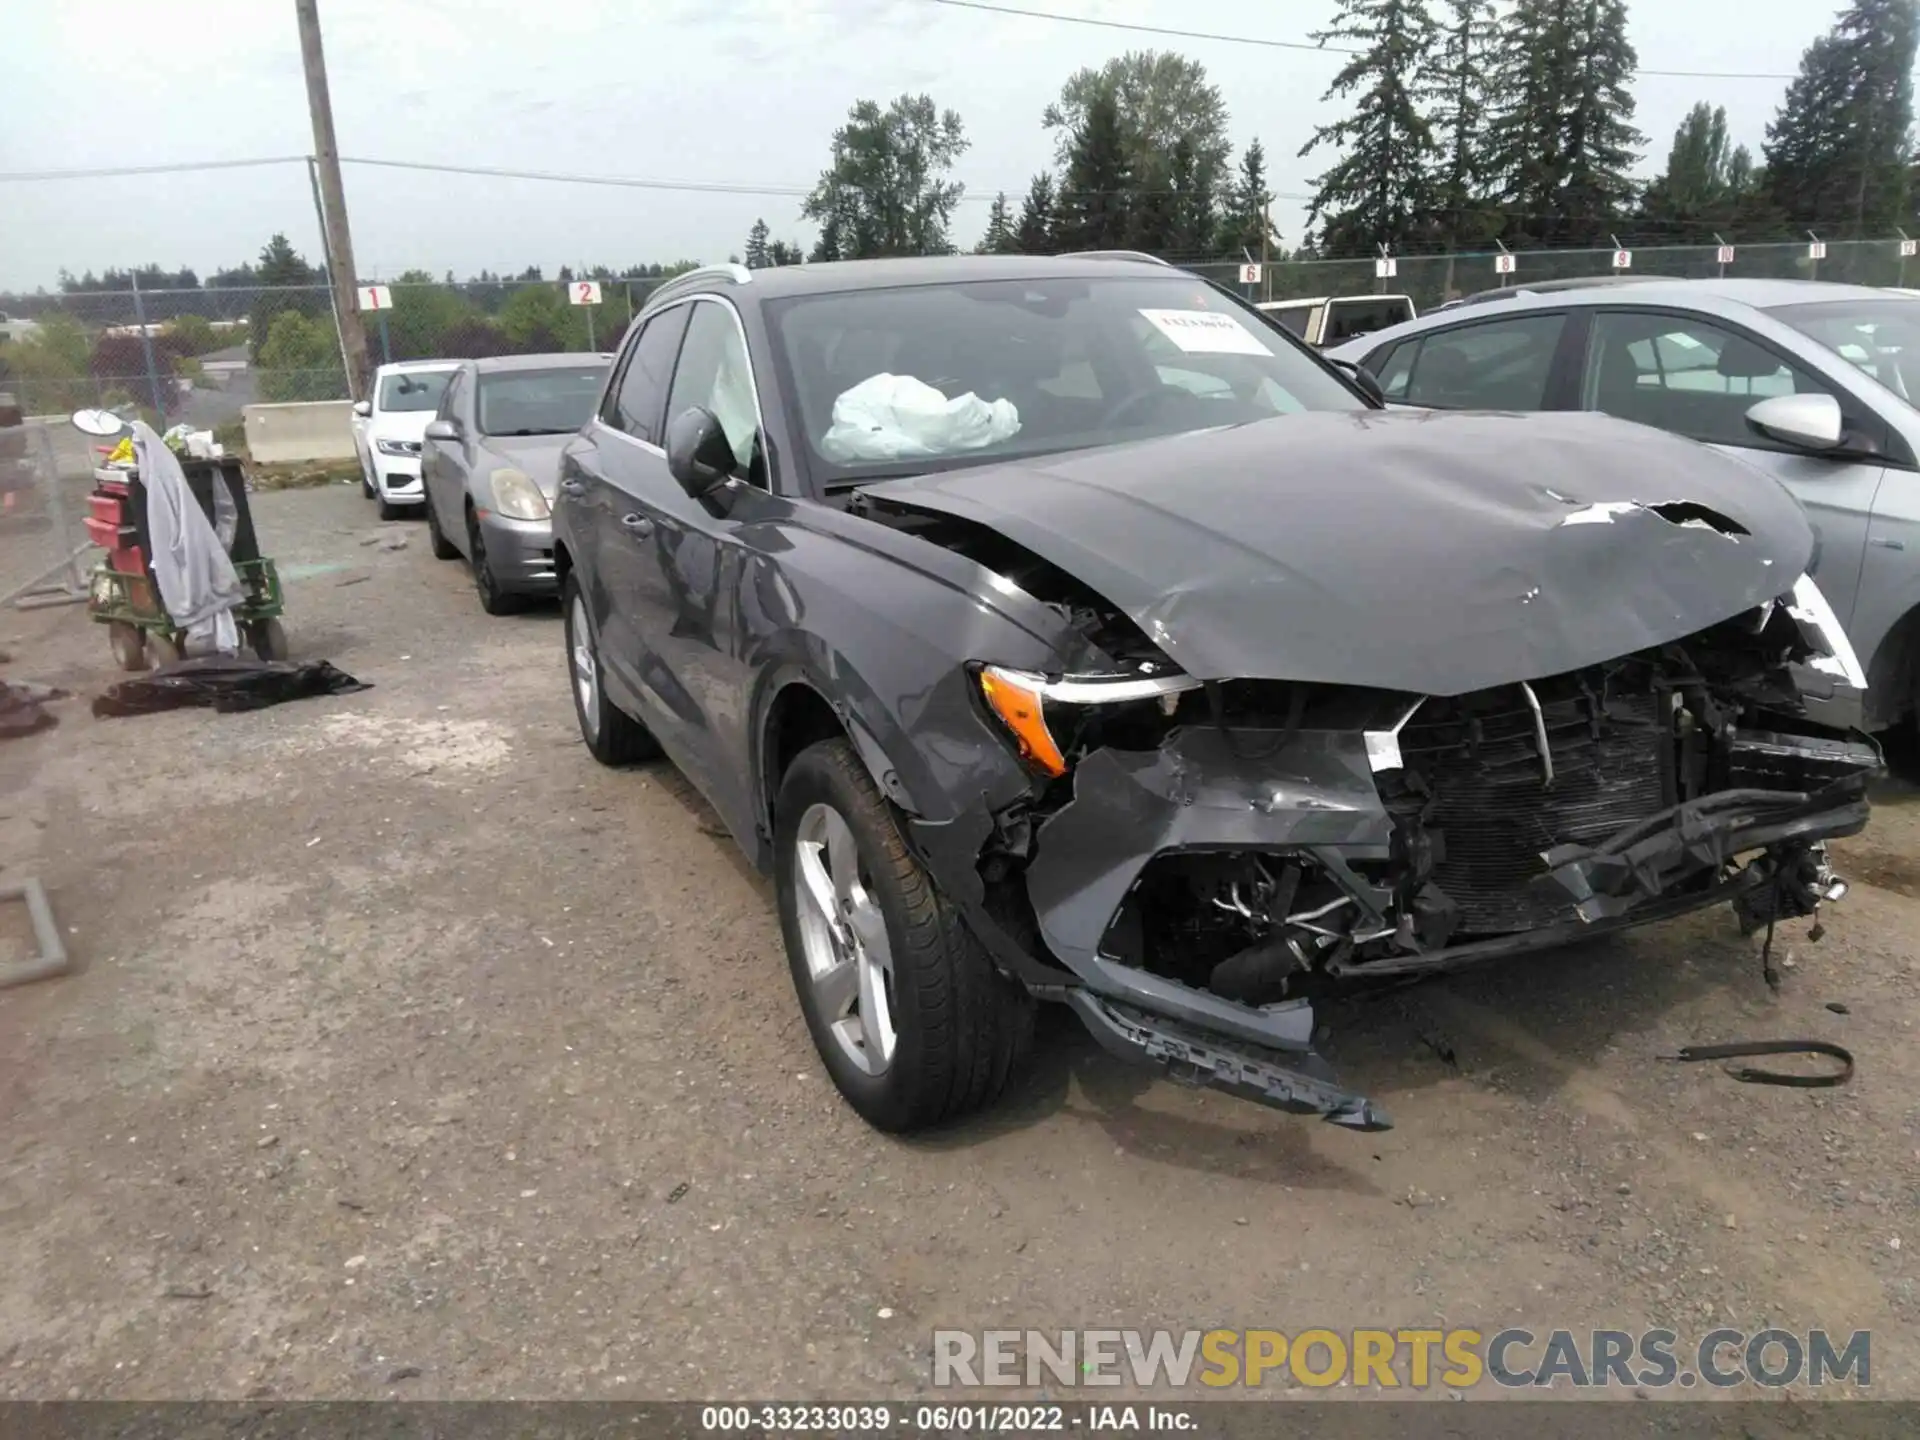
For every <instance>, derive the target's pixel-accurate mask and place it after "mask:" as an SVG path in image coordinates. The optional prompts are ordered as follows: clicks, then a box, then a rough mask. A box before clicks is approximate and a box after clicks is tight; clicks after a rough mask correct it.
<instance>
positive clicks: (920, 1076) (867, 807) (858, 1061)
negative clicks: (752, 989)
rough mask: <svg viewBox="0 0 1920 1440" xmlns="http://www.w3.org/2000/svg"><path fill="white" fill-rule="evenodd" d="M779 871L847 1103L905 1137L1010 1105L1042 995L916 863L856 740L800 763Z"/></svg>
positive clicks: (793, 940)
mask: <svg viewBox="0 0 1920 1440" xmlns="http://www.w3.org/2000/svg"><path fill="white" fill-rule="evenodd" d="M774 865H775V871H774V874H775V885H776V889H777V892H778V896H779V902H780V926H781V930H782V932H783V933H784V936H785V939H786V946H787V963H788V965H789V967H790V968H791V969H792V971H793V983H794V988H795V989H796V990H797V991H798V992H799V996H800V1008H801V1011H802V1013H803V1014H804V1015H805V1016H806V1021H807V1029H808V1030H809V1031H810V1032H811V1033H812V1035H813V1043H814V1048H815V1049H816V1050H818V1051H819V1052H820V1058H821V1060H822V1061H823V1062H824V1063H825V1065H826V1067H827V1073H828V1074H829V1075H831V1076H832V1077H833V1083H834V1085H835V1086H836V1087H837V1088H838V1089H839V1091H840V1093H841V1095H842V1096H844V1097H845V1098H846V1100H847V1103H848V1104H850V1105H851V1106H852V1107H853V1108H854V1109H855V1110H856V1111H858V1112H859V1114H860V1115H861V1117H862V1118H863V1119H865V1120H866V1121H867V1122H868V1123H869V1124H871V1125H873V1126H875V1127H877V1128H879V1129H881V1130H889V1131H895V1132H904V1131H911V1130H919V1129H924V1128H926V1127H928V1126H931V1125H937V1124H939V1123H941V1122H942V1121H946V1120H952V1119H955V1118H957V1117H959V1116H961V1115H964V1114H966V1113H968V1112H969V1111H972V1110H976V1109H979V1108H980V1107H981V1106H983V1105H986V1104H988V1103H989V1102H991V1101H993V1100H995V1099H996V1098H998V1097H999V1095H1000V1094H1001V1092H1002V1091H1004V1090H1005V1088H1006V1086H1007V1082H1008V1081H1009V1080H1010V1079H1011V1078H1012V1077H1013V1075H1014V1074H1015V1073H1016V1072H1017V1070H1018V1068H1019V1066H1020V1063H1021V1061H1022V1060H1023V1059H1024V1058H1025V1055H1026V1052H1027V1050H1028V1048H1029V1046H1030V1044H1031V1042H1032V1038H1033V1012H1034V1002H1033V999H1032V997H1031V996H1029V995H1028V994H1027V993H1026V991H1025V990H1024V989H1022V988H1021V986H1020V985H1019V983H1018V982H1016V981H1014V980H1011V979H1009V978H1008V977H1006V976H1004V975H1002V974H1001V973H1000V972H999V971H998V970H997V969H995V968H994V965H993V962H992V960H991V959H990V958H989V957H988V955H987V953H986V951H985V950H984V949H983V948H982V947H981V945H980V942H979V941H978V940H977V939H975V938H974V936H973V933H972V932H971V931H970V930H968V929H967V928H966V925H965V924H964V922H963V921H962V920H961V918H960V915H959V912H958V911H957V910H956V909H955V908H954V907H953V905H952V904H951V903H950V902H949V901H948V900H947V899H946V897H945V896H943V895H942V894H941V893H940V891H939V889H938V887H937V886H936V885H935V883H934V881H933V877H932V876H930V875H929V874H928V873H927V872H926V870H925V869H924V868H922V866H921V865H920V862H919V861H918V860H916V859H915V858H914V856H913V853H912V851H910V850H909V849H908V848H907V844H906V841H905V840H904V839H903V838H902V836H901V834H900V828H899V826H898V824H897V823H896V822H895V820H894V815H893V810H892V808H891V807H890V806H889V805H888V804H887V801H886V799H885V797H883V796H882V795H881V794H880V792H879V790H878V789H877V788H876V787H875V786H874V783H873V778H872V777H871V776H870V775H869V774H868V773H867V769H866V766H864V765H863V764H861V762H860V758H859V756H858V755H856V754H855V753H854V750H853V747H852V746H851V745H850V744H848V743H847V742H846V741H845V740H838V739H836V740H825V741H821V742H820V743H819V744H816V745H813V746H810V747H808V748H807V749H806V750H804V751H802V752H801V754H800V755H799V757H798V758H796V759H795V760H794V762H793V764H792V765H791V766H790V767H789V768H788V770H787V773H786V775H785V777H784V778H783V779H782V781H781V784H780V798H779V802H778V807H777V811H776V823H775V852H774Z"/></svg>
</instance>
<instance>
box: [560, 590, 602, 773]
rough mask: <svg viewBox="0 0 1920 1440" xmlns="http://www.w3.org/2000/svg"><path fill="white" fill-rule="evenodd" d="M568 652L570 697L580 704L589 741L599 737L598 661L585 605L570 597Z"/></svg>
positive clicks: (575, 597)
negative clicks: (571, 605)
mask: <svg viewBox="0 0 1920 1440" xmlns="http://www.w3.org/2000/svg"><path fill="white" fill-rule="evenodd" d="M567 630H568V632H569V634H568V636H567V638H568V640H569V641H571V644H570V645H569V647H568V649H569V651H570V653H571V655H572V658H573V694H574V698H575V699H576V700H577V701H578V702H579V705H580V725H581V728H583V729H584V730H585V731H586V732H587V738H588V739H589V740H592V739H595V738H596V737H597V736H598V735H599V734H600V662H599V660H598V659H597V658H596V657H595V656H594V653H593V630H592V627H591V626H589V625H588V623H587V602H586V601H585V599H583V598H582V597H581V596H579V595H575V596H574V597H573V608H572V609H571V610H569V611H568V612H567Z"/></svg>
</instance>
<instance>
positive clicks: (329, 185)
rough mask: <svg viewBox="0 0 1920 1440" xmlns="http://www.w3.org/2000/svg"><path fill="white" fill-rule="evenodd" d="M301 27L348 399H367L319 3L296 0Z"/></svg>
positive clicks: (364, 338)
mask: <svg viewBox="0 0 1920 1440" xmlns="http://www.w3.org/2000/svg"><path fill="white" fill-rule="evenodd" d="M293 4H294V11H295V13H296V15H297V16H298V19H299V22H300V58H301V60H302V62H303V63H304V66H305V69H306V75H307V108H308V110H310V111H311V112H312V116H313V149H314V159H315V161H316V162H317V163H318V167H319V172H320V194H321V197H322V199H323V200H324V201H325V202H326V203H325V205H324V207H323V210H322V215H321V220H322V225H323V227H324V230H323V233H324V234H325V235H326V238H327V253H328V255H329V256H330V257H331V258H330V260H329V262H328V265H327V278H328V280H329V281H330V282H331V283H332V285H333V304H334V313H335V316H336V320H337V323H338V324H339V327H340V343H341V347H342V348H343V349H344V350H345V352H346V363H347V394H348V398H350V399H353V400H361V399H364V398H366V393H367V334H366V330H365V329H364V328H363V327H362V325H361V323H360V312H359V311H358V310H357V309H355V308H354V296H353V291H354V286H355V285H356V284H357V283H358V281H356V280H355V278H354V269H353V236H352V234H351V232H350V231H349V230H348V228H347V193H346V187H345V186H344V185H343V184H342V183H341V180H340V146H339V143H338V141H336V140H335V138H334V133H333V102H332V100H331V99H330V98H329V96H328V94H327V58H326V53H325V51H324V50H322V48H321V45H320V11H319V0H293Z"/></svg>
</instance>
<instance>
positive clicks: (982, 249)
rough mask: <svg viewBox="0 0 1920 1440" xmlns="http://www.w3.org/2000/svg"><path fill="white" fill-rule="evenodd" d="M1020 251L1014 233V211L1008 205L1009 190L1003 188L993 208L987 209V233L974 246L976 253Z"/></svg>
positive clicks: (988, 253)
mask: <svg viewBox="0 0 1920 1440" xmlns="http://www.w3.org/2000/svg"><path fill="white" fill-rule="evenodd" d="M1018 252H1019V244H1018V242H1017V241H1016V240H1015V238H1014V234H1013V212H1012V210H1011V209H1010V208H1009V207H1008V205H1007V192H1006V191H1004V190H1002V191H1001V192H1000V193H999V194H998V195H995V196H994V197H993V208H992V209H990V210H988V211H987V233H986V234H984V235H982V236H981V237H980V243H979V244H978V245H976V246H974V247H973V253H974V254H976V255H1013V254H1017V253H1018Z"/></svg>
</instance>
